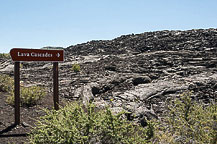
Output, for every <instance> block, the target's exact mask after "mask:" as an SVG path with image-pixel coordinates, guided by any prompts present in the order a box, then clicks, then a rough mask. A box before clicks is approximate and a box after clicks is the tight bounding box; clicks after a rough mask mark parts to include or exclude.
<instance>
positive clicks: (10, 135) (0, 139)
mask: <svg viewBox="0 0 217 144" xmlns="http://www.w3.org/2000/svg"><path fill="white" fill-rule="evenodd" d="M6 98H7V93H1V92H0V144H8V143H14V144H23V143H28V134H29V133H30V132H31V129H32V127H33V126H34V125H35V124H34V123H35V120H37V119H38V118H39V117H40V116H42V115H43V114H44V112H43V110H42V109H44V108H49V109H51V108H53V97H52V95H50V96H46V97H44V98H43V99H42V100H41V101H40V102H39V104H38V105H36V106H33V107H29V108H27V107H21V109H20V120H21V124H20V125H17V126H15V125H14V120H15V116H14V107H12V106H10V105H8V104H7V103H6ZM62 101H63V100H60V104H61V105H62V104H63V102H62Z"/></svg>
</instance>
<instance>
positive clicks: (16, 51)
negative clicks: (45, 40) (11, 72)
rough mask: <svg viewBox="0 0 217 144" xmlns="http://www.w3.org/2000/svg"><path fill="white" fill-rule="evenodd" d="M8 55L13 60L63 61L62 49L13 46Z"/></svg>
mask: <svg viewBox="0 0 217 144" xmlns="http://www.w3.org/2000/svg"><path fill="white" fill-rule="evenodd" d="M10 55H11V58H12V60H13V61H46V62H63V61H64V50H46V49H22V48H13V49H11V50H10Z"/></svg>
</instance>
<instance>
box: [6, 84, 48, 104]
mask: <svg viewBox="0 0 217 144" xmlns="http://www.w3.org/2000/svg"><path fill="white" fill-rule="evenodd" d="M45 95H46V91H45V89H44V88H42V87H39V86H31V87H21V89H20V103H21V106H28V107H29V106H33V105H36V104H37V102H38V101H39V100H40V99H41V98H43V97H44V96H45ZM6 101H7V102H8V104H10V105H14V93H12V94H11V95H10V96H9V97H8V98H7V100H6Z"/></svg>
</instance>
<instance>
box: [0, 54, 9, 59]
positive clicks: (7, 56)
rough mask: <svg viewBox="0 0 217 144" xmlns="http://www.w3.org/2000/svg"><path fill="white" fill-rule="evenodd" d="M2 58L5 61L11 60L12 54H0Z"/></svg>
mask: <svg viewBox="0 0 217 144" xmlns="http://www.w3.org/2000/svg"><path fill="white" fill-rule="evenodd" d="M0 58H3V59H10V58H11V57H10V54H9V53H0Z"/></svg>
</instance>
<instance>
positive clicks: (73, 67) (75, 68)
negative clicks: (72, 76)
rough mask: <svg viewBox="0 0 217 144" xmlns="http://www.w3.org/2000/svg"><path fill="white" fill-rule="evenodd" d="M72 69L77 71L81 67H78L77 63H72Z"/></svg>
mask: <svg viewBox="0 0 217 144" xmlns="http://www.w3.org/2000/svg"><path fill="white" fill-rule="evenodd" d="M72 70H73V71H74V72H76V73H77V72H80V70H81V67H80V65H79V64H73V65H72Z"/></svg>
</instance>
